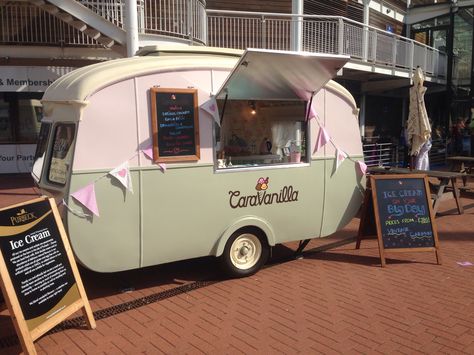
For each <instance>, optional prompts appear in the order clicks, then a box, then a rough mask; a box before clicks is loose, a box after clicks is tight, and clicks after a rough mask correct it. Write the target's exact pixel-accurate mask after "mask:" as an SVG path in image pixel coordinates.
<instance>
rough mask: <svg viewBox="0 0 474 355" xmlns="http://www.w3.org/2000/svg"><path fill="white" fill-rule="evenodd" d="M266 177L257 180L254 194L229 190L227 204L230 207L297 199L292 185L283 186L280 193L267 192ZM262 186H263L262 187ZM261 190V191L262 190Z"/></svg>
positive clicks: (260, 204) (296, 193)
mask: <svg viewBox="0 0 474 355" xmlns="http://www.w3.org/2000/svg"><path fill="white" fill-rule="evenodd" d="M268 180H269V179H268V177H267V178H266V179H263V178H260V179H259V180H258V184H257V187H256V188H255V189H256V190H257V193H256V194H255V195H248V196H240V191H229V195H230V198H229V204H230V207H232V208H243V207H248V206H262V205H271V204H273V203H286V202H295V201H298V191H297V190H296V191H295V190H293V186H291V185H290V186H285V187H283V188H282V189H281V190H280V193H276V192H274V193H267V191H265V190H266V189H267V188H268ZM262 186H264V188H262ZM262 191H263V192H262Z"/></svg>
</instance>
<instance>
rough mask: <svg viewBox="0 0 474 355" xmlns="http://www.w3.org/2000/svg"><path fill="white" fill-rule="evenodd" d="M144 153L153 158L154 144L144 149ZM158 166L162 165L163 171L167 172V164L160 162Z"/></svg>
mask: <svg viewBox="0 0 474 355" xmlns="http://www.w3.org/2000/svg"><path fill="white" fill-rule="evenodd" d="M142 153H143V154H145V155H146V156H147V158H148V159H151V160H153V146H152V145H150V146H149V147H148V148H145V149H142ZM158 166H159V167H160V169H161V171H162V172H166V164H165V163H159V164H158Z"/></svg>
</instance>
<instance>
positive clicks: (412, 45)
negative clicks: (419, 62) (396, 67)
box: [408, 41, 415, 85]
mask: <svg viewBox="0 0 474 355" xmlns="http://www.w3.org/2000/svg"><path fill="white" fill-rule="evenodd" d="M414 55H415V42H413V41H410V50H409V53H408V63H409V64H408V68H409V70H410V71H409V73H410V85H412V84H413V60H414Z"/></svg>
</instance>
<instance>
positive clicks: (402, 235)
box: [357, 174, 440, 266]
mask: <svg viewBox="0 0 474 355" xmlns="http://www.w3.org/2000/svg"><path fill="white" fill-rule="evenodd" d="M367 193H368V195H366V199H365V205H366V210H365V211H363V215H362V218H361V227H360V228H359V238H358V242H357V248H358V247H359V246H360V239H361V235H362V234H367V231H370V230H373V223H371V222H372V221H371V218H372V217H373V218H374V220H375V232H376V234H377V237H378V241H379V249H380V255H381V259H382V266H384V265H385V257H384V251H385V250H390V251H395V252H397V251H398V252H401V251H434V252H435V253H436V257H437V260H438V263H440V258H439V254H438V249H439V246H438V235H437V231H436V227H435V221H434V215H433V211H432V208H431V198H430V189H429V186H428V180H427V178H426V176H425V175H416V174H413V175H375V176H371V177H370V188H369V189H368V190H367ZM369 195H370V197H368V198H367V196H369ZM408 249H410V250H408Z"/></svg>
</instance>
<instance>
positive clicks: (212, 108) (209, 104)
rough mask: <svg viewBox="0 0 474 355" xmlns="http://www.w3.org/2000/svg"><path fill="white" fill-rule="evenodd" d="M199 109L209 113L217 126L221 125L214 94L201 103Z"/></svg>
mask: <svg viewBox="0 0 474 355" xmlns="http://www.w3.org/2000/svg"><path fill="white" fill-rule="evenodd" d="M201 109H203V110H204V111H206V112H207V113H209V114H210V115H211V116H212V117H213V118H214V121H216V123H217V124H218V125H219V126H220V125H221V120H220V118H219V109H218V107H217V101H216V98H215V97H214V96H211V98H210V99H209V100H207V101H206V102H205V103H203V104H202V105H201Z"/></svg>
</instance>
